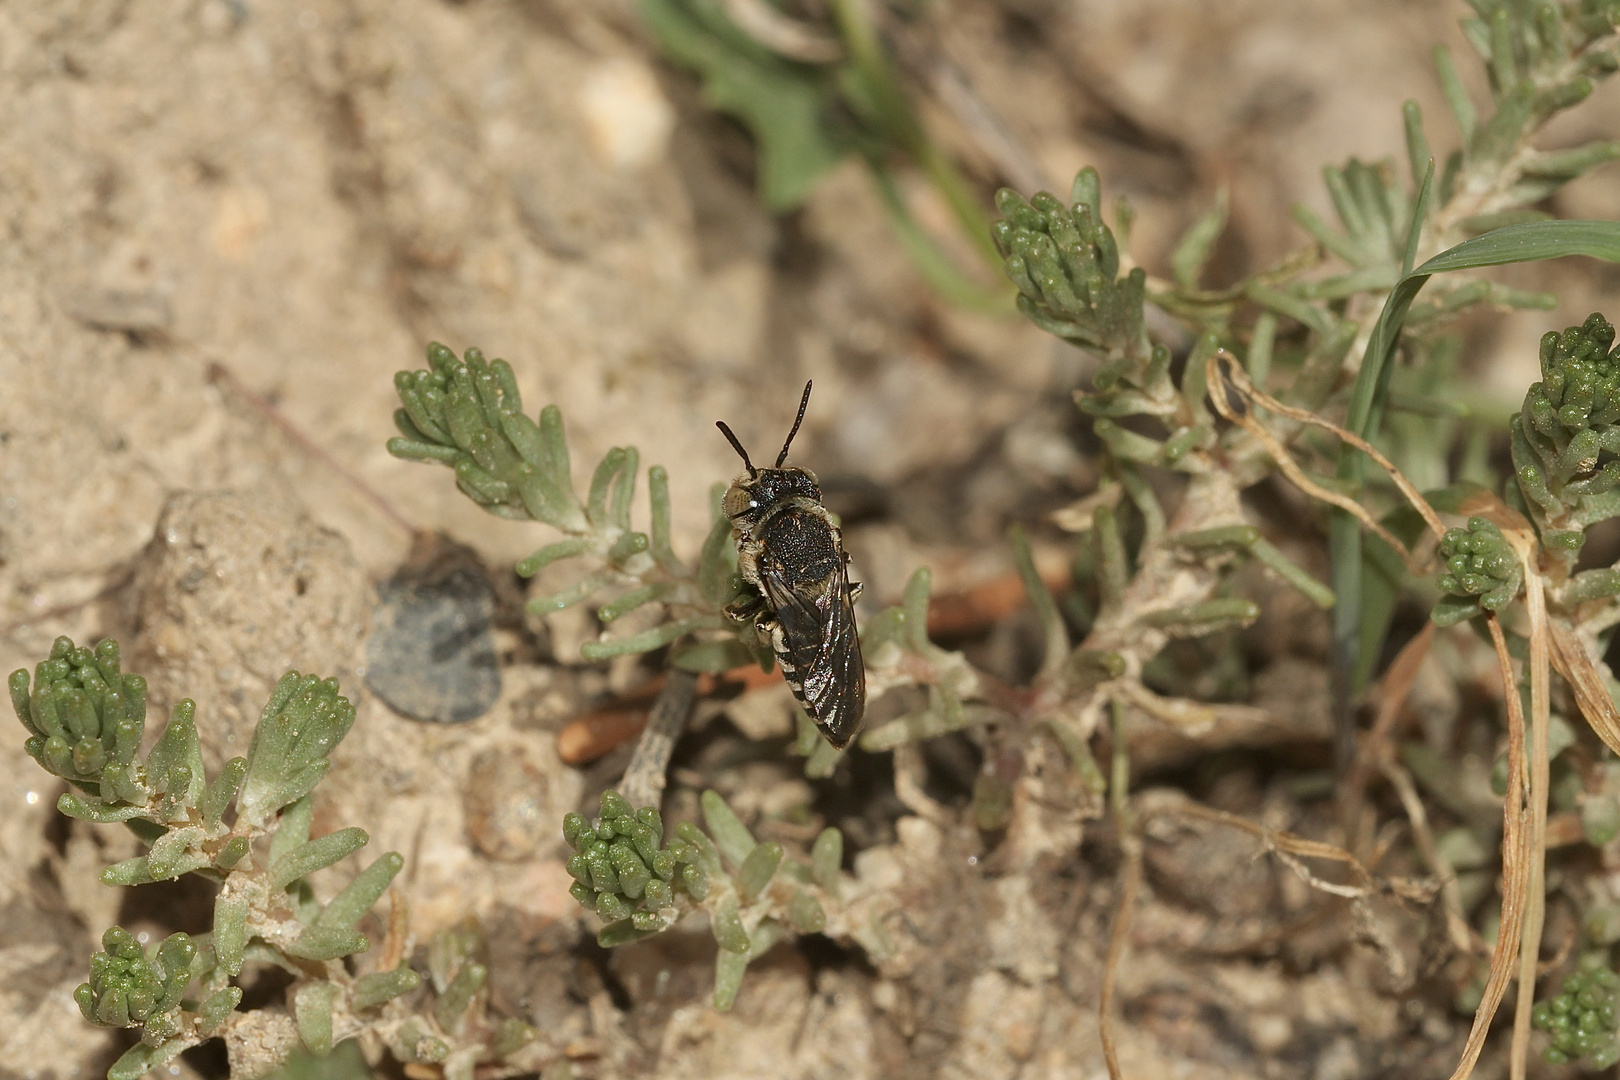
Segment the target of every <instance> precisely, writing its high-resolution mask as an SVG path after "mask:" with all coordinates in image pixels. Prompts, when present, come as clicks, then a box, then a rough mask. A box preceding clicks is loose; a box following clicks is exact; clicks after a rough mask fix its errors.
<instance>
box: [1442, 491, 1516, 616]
mask: <svg viewBox="0 0 1620 1080" xmlns="http://www.w3.org/2000/svg"><path fill="white" fill-rule="evenodd" d="M1440 558H1441V560H1442V563H1443V565H1444V570H1442V571H1441V574H1440V591H1441V592H1443V593H1445V594H1446V595H1445V597H1444V598H1442V599H1441V601H1440V602H1439V603H1438V604H1436V605H1435V608H1434V612H1433V618H1434V621H1435V622H1436V623H1439V624H1440V625H1441V626H1450V625H1452V624H1453V623H1458V622H1462V621H1463V620H1464V619H1471V618H1473V617H1474V616H1475V615H1478V614H1481V613H1482V612H1484V611H1500V610H1501V609H1502V608H1504V607H1506V606H1507V605H1508V604H1510V603H1512V602H1513V599H1514V598H1515V597H1516V596H1518V595H1519V590H1520V589H1521V588H1522V587H1523V586H1524V566H1523V564H1522V563H1520V562H1519V557H1518V555H1516V554H1515V553H1514V551H1513V547H1512V545H1510V544H1509V543H1508V542H1507V539H1506V538H1505V537H1504V536H1503V535H1502V530H1501V529H1499V528H1497V527H1496V526H1495V525H1494V524H1492V523H1491V522H1489V521H1487V520H1485V519H1484V518H1481V517H1472V518H1469V519H1468V524H1467V525H1466V526H1465V527H1461V528H1455V529H1447V530H1446V534H1445V536H1444V537H1443V538H1442V539H1441V541H1440Z"/></svg>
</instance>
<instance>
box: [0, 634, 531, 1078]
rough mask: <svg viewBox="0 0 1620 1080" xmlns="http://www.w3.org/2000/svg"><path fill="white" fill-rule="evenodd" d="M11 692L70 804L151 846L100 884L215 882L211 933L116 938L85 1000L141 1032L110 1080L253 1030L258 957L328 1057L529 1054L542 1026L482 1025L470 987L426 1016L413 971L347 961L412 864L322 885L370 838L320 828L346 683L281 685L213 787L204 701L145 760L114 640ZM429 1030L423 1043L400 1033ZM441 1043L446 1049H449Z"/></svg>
mask: <svg viewBox="0 0 1620 1080" xmlns="http://www.w3.org/2000/svg"><path fill="white" fill-rule="evenodd" d="M9 687H10V690H11V699H12V706H13V708H14V710H15V711H16V713H17V718H18V720H19V721H21V722H22V724H23V727H24V728H25V729H26V730H27V732H28V734H27V738H26V741H25V743H24V746H25V748H26V749H27V750H28V752H29V754H30V755H31V756H32V757H33V758H34V759H35V760H36V761H37V762H39V764H40V765H41V766H42V767H44V768H45V769H46V770H48V771H49V772H51V773H53V774H54V775H56V776H59V777H61V778H62V779H64V780H66V781H67V782H68V784H69V785H70V787H71V790H69V791H67V792H65V793H63V795H62V796H61V797H60V798H59V799H58V800H57V808H58V809H59V810H60V811H61V812H62V813H64V814H66V815H68V816H69V817H74V818H79V819H80V820H83V821H88V822H94V823H101V824H110V823H119V822H122V823H123V824H125V825H126V826H127V827H128V828H130V829H131V830H132V831H133V832H134V833H135V835H136V836H137V837H139V838H140V840H141V841H142V842H143V843H144V844H145V845H146V852H145V853H144V854H141V855H136V856H134V857H133V858H129V859H126V860H124V861H122V862H119V863H115V864H113V865H111V866H109V867H107V868H106V869H105V870H103V871H102V874H101V878H102V881H103V882H105V883H106V884H108V885H117V886H130V885H142V884H146V883H148V882H153V881H164V880H171V879H174V878H177V877H179V876H180V875H182V874H190V873H194V874H198V875H200V876H202V877H204V878H207V879H209V880H210V881H213V882H215V883H216V884H217V885H218V892H217V895H216V897H215V900H214V912H213V922H212V928H211V930H210V931H209V932H208V933H205V934H200V935H187V934H184V933H177V934H171V935H169V936H168V937H167V938H165V939H164V940H163V941H161V942H159V943H157V944H156V945H154V946H153V947H151V948H150V949H147V948H143V947H142V946H141V944H140V943H139V942H138V941H137V940H136V939H135V937H134V936H133V935H132V934H130V933H129V932H128V931H127V930H124V929H122V928H121V927H116V926H115V927H112V928H111V929H109V930H107V931H106V933H105V934H104V935H103V936H102V949H101V951H100V952H98V953H95V954H94V955H93V956H92V957H91V960H90V979H89V981H87V982H85V983H83V984H82V985H80V986H79V988H78V989H77V990H76V991H75V993H74V999H75V1001H77V1003H78V1005H79V1009H80V1011H81V1012H82V1013H83V1014H84V1017H85V1019H86V1020H88V1021H90V1022H91V1023H93V1024H97V1025H99V1026H103V1027H115V1028H135V1029H138V1030H139V1031H140V1039H141V1041H140V1042H139V1043H137V1044H136V1045H135V1046H134V1047H132V1048H131V1049H129V1050H128V1051H127V1052H126V1053H125V1054H124V1055H123V1056H122V1057H120V1058H119V1059H118V1061H117V1062H115V1063H114V1064H113V1066H112V1068H111V1069H110V1070H109V1072H108V1076H109V1077H110V1078H111V1080H133V1078H134V1077H138V1076H140V1075H142V1074H144V1073H146V1072H148V1071H149V1070H151V1069H153V1068H156V1067H158V1066H160V1065H162V1064H164V1063H165V1062H168V1061H171V1060H172V1059H173V1058H174V1057H175V1056H176V1055H178V1054H179V1053H181V1052H182V1051H184V1050H186V1049H188V1048H190V1047H192V1046H196V1045H198V1044H199V1043H201V1042H203V1041H205V1040H207V1039H210V1038H215V1037H227V1038H228V1037H230V1034H231V1032H232V1030H233V1029H234V1028H235V1026H236V1025H237V1024H239V1023H241V1022H242V1020H243V1015H242V1014H241V1013H239V1012H237V1011H236V1010H237V1007H238V1005H240V1003H241V1000H242V988H241V986H240V985H238V984H237V983H236V982H234V981H233V980H237V979H238V978H239V977H241V976H242V974H243V972H244V969H245V968H246V967H247V966H248V965H251V964H270V965H273V966H276V967H280V968H282V969H283V970H285V971H286V972H288V973H289V974H290V975H291V976H293V983H292V986H291V988H290V997H291V1000H292V1002H293V1014H294V1019H295V1021H296V1027H297V1032H298V1038H299V1042H300V1043H301V1045H302V1046H303V1047H304V1048H305V1049H307V1050H308V1051H310V1052H311V1053H314V1054H316V1055H325V1054H327V1053H329V1052H330V1051H331V1050H332V1047H333V1041H334V1037H335V1032H338V1031H343V1030H349V1031H350V1032H351V1033H352V1032H353V1031H358V1030H363V1029H365V1028H367V1027H372V1028H375V1029H376V1030H377V1031H378V1032H379V1033H380V1034H382V1035H383V1036H384V1037H385V1039H389V1038H391V1039H392V1040H393V1041H392V1042H391V1044H390V1045H393V1046H394V1047H395V1050H396V1053H397V1055H398V1056H399V1057H400V1059H401V1060H403V1061H413V1062H427V1061H429V1060H431V1061H444V1062H448V1063H451V1064H455V1065H456V1069H455V1071H454V1075H456V1076H458V1077H464V1078H470V1077H471V1075H472V1072H471V1070H472V1068H473V1066H474V1065H475V1064H477V1063H479V1062H486V1061H493V1060H497V1059H498V1058H500V1057H501V1056H502V1055H504V1054H508V1053H510V1052H512V1050H513V1049H515V1044H514V1042H513V1040H514V1039H515V1038H516V1037H517V1036H519V1035H522V1034H523V1032H524V1031H526V1030H528V1029H526V1028H514V1027H512V1025H510V1024H507V1025H505V1026H501V1025H496V1024H493V1023H490V1022H486V1021H484V1020H483V1014H482V1011H481V1007H480V1010H479V1011H478V1012H477V1021H476V1023H474V1024H472V1025H471V1026H469V1025H468V1024H467V1022H466V1021H465V1018H464V1017H463V1014H464V1013H465V1012H466V1007H467V1006H468V1004H469V1001H462V1000H461V998H462V996H464V995H460V993H459V991H458V990H457V989H456V988H457V987H461V986H464V984H465V982H466V979H465V978H463V979H462V980H461V982H456V981H455V980H451V981H450V982H449V983H446V984H445V985H444V986H437V985H436V986H435V988H434V990H435V992H434V994H433V995H432V1001H431V1007H430V1009H429V1018H428V1019H423V1018H420V1017H418V1016H417V1015H416V1014H415V1013H414V1012H413V1010H412V1009H410V1008H407V1007H406V1006H405V1004H404V1003H403V1002H401V1001H400V1000H399V999H401V998H402V997H404V996H405V995H408V994H410V993H411V992H412V991H415V990H417V988H418V987H419V986H420V985H421V983H422V978H421V976H420V975H418V973H417V972H416V971H414V970H412V969H411V968H409V967H406V966H399V967H394V968H390V969H387V970H371V971H366V970H364V968H363V966H362V969H361V971H360V972H359V973H354V972H351V970H350V968H349V967H348V963H349V961H348V958H350V957H354V956H356V955H357V954H360V953H364V952H365V951H366V950H367V949H369V948H370V945H371V941H370V939H369V938H368V937H367V935H366V934H365V933H364V932H363V931H362V930H361V929H360V928H359V926H360V923H361V921H362V920H363V919H364V918H365V917H366V915H367V914H368V913H369V912H370V911H371V909H372V907H373V906H374V905H375V904H376V902H377V901H378V900H379V899H380V898H381V897H382V895H383V893H384V892H385V891H386V890H387V888H388V886H389V884H390V883H391V882H392V881H393V880H394V878H395V876H396V875H398V873H399V871H400V869H401V868H402V867H403V866H404V859H403V858H402V857H401V856H400V855H399V854H397V853H395V852H388V853H386V854H384V855H382V856H380V857H379V858H377V859H375V860H373V861H372V862H371V863H370V864H369V865H368V866H366V867H365V868H364V869H363V870H360V871H359V872H358V873H356V874H354V876H353V877H352V878H351V879H350V880H349V882H348V884H347V885H345V886H344V887H343V888H342V889H340V890H339V891H338V892H337V893H336V894H335V895H334V896H332V898H331V899H329V900H327V901H326V902H324V903H323V902H321V901H320V900H319V899H318V897H317V895H316V892H315V889H314V886H313V885H312V884H311V882H310V876H311V875H313V874H315V873H316V872H318V871H320V870H323V869H326V868H327V867H330V866H334V865H336V864H338V863H340V862H342V861H343V860H345V859H346V858H348V856H350V855H352V854H353V853H354V852H356V851H358V850H359V849H360V848H361V847H363V846H365V844H366V843H367V841H368V837H367V835H366V833H365V831H364V830H363V829H358V828H345V829H338V830H336V831H334V832H331V833H327V834H326V835H324V836H318V837H313V836H311V835H310V832H311V825H312V824H313V821H314V812H315V803H314V798H313V792H314V790H315V788H316V786H317V785H318V784H319V783H320V782H321V780H322V779H324V778H325V777H326V774H327V772H328V770H329V769H330V768H331V759H330V756H329V755H330V754H331V753H332V751H333V750H334V749H335V748H336V747H337V746H338V744H339V743H340V742H341V741H342V740H343V738H344V736H345V735H347V734H348V732H349V729H350V728H351V727H352V725H353V724H354V718H355V710H354V706H353V705H351V704H350V703H349V701H348V699H347V698H345V697H343V696H342V695H341V694H340V693H339V687H338V683H337V680H336V679H322V678H320V677H318V676H314V675H300V674H299V673H298V672H296V671H290V672H288V673H287V674H286V675H284V676H283V677H282V678H281V680H280V681H279V682H278V683H277V684H276V687H275V690H274V691H273V692H272V693H271V696H270V700H269V701H268V702H267V703H266V704H265V707H264V710H263V712H262V713H261V715H260V718H259V722H258V725H257V726H256V727H255V729H254V733H253V739H252V742H251V744H250V745H249V748H248V753H247V755H246V756H245V757H237V758H232V759H231V760H230V761H228V762H226V763H225V765H224V766H223V767H222V768H221V769H220V771H219V774H218V775H217V776H216V777H214V778H213V780H212V782H210V780H209V778H208V776H207V774H206V772H205V770H204V767H203V760H202V747H201V743H200V741H199V739H198V735H197V726H196V722H195V717H196V707H195V705H194V704H193V703H192V702H191V701H190V700H182V701H180V702H179V703H178V704H176V705H175V706H174V708H173V709H172V710H171V712H170V716H169V721H168V724H167V725H165V727H164V730H163V732H162V734H160V735H159V736H158V738H157V740H156V742H155V743H153V745H152V749H151V750H150V751H149V752H148V753H147V755H146V757H145V758H144V759H142V758H140V757H139V753H138V751H139V748H140V745H141V742H142V738H143V735H144V727H145V721H146V682H145V680H144V679H142V678H141V677H140V676H139V675H132V674H127V673H125V672H123V671H122V670H121V666H120V660H119V649H118V645H117V643H116V642H113V641H110V640H108V641H103V642H101V643H100V644H98V645H97V646H96V647H95V648H94V649H88V648H80V647H77V646H75V645H74V644H73V642H72V641H71V640H69V639H68V638H65V637H64V638H58V639H57V640H56V643H55V644H54V645H53V646H52V649H51V654H50V656H49V657H47V658H46V659H45V660H43V661H41V662H40V663H39V664H38V665H37V667H36V668H35V670H34V674H33V677H32V678H31V679H30V677H29V673H28V672H27V671H26V670H22V671H16V672H13V673H12V675H11V677H10V679H9ZM261 839H262V840H263V841H264V842H263V843H262V844H259V845H257V847H256V844H255V842H256V841H260V840H261ZM434 970H435V971H436V970H437V969H434ZM480 979H481V977H480ZM475 989H476V988H475ZM458 1003H459V1004H458ZM439 1014H445V1016H447V1017H449V1016H451V1014H453V1018H454V1019H455V1023H450V1021H449V1020H448V1019H447V1020H445V1024H446V1025H447V1026H448V1028H449V1030H448V1031H447V1030H446V1027H444V1026H435V1021H434V1020H433V1019H432V1018H433V1017H435V1016H438V1015H439ZM413 1025H414V1026H413ZM424 1025H425V1026H424ZM418 1027H420V1028H422V1029H423V1030H424V1031H425V1032H426V1033H427V1034H426V1035H424V1036H423V1038H420V1039H413V1038H408V1037H404V1036H400V1032H401V1031H402V1030H404V1029H406V1028H410V1030H412V1031H414V1030H416V1028H418ZM429 1036H431V1038H429ZM528 1038H530V1039H532V1038H533V1032H532V1031H529V1032H528ZM435 1040H436V1041H435ZM525 1041H526V1040H525ZM440 1046H442V1047H443V1050H444V1052H443V1054H439V1055H438V1056H434V1055H435V1054H437V1049H436V1048H438V1047H440ZM499 1047H505V1049H499ZM292 1049H293V1046H291V1045H287V1046H277V1047H269V1048H267V1050H268V1051H270V1052H272V1053H281V1054H286V1053H290V1052H291V1050H292ZM424 1054H426V1055H428V1056H426V1057H424V1056H422V1055H424ZM457 1063H459V1064H457ZM450 1074H451V1070H450V1069H449V1068H447V1075H450Z"/></svg>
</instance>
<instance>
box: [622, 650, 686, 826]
mask: <svg viewBox="0 0 1620 1080" xmlns="http://www.w3.org/2000/svg"><path fill="white" fill-rule="evenodd" d="M696 696H697V676H696V675H695V674H693V673H692V672H690V671H682V670H681V669H680V668H677V667H672V668H670V670H669V677H668V678H666V679H665V680H664V686H663V689H661V690H659V691H658V700H657V701H655V702H653V708H652V715H651V716H649V717H648V718H647V726H646V728H645V729H644V730H643V731H642V733H641V740H640V741H639V742H637V743H636V751H635V753H634V754H632V755H631V757H630V764H629V766H628V767H627V768H626V769H625V770H624V780H623V781H622V782H621V783H620V785H619V791H620V792H621V793H622V794H623V795H624V797H625V798H626V799H628V800H629V802H630V805H631V806H638V807H639V806H654V807H656V806H659V805H661V804H662V803H663V800H664V784H665V782H666V780H667V779H668V773H669V759H670V756H671V755H672V754H674V753H675V740H677V739H679V738H680V737H681V731H682V729H684V728H685V727H686V719H687V717H688V716H689V715H691V712H692V699H693V698H694V697H696Z"/></svg>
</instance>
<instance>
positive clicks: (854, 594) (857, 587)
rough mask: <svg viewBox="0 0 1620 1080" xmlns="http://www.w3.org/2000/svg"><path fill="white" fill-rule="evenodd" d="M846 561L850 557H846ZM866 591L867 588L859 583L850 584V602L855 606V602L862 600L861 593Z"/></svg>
mask: <svg viewBox="0 0 1620 1080" xmlns="http://www.w3.org/2000/svg"><path fill="white" fill-rule="evenodd" d="M845 559H846V560H847V559H848V556H845ZM864 589H865V586H864V585H862V584H861V583H860V582H859V581H852V582H850V583H849V602H850V603H852V604H853V603H854V602H855V601H857V600H859V599H860V598H861V592H862V591H863V590H864Z"/></svg>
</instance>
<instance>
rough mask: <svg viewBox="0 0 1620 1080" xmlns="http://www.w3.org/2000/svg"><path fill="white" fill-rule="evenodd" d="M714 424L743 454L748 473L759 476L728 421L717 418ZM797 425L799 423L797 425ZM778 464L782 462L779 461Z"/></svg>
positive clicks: (732, 445) (735, 448)
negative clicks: (728, 425)
mask: <svg viewBox="0 0 1620 1080" xmlns="http://www.w3.org/2000/svg"><path fill="white" fill-rule="evenodd" d="M714 426H715V427H717V428H719V429H720V432H721V434H723V435H724V436H725V437H726V441H727V442H729V443H731V448H732V449H733V450H735V451H737V453H738V454H740V455H741V456H742V459H743V464H744V465H745V466H747V468H748V475H749V476H758V475H759V470H758V469H756V468H754V463H753V462H752V461H749V460H748V451H746V450H744V449H743V444H742V443H740V442H738V441H737V436H735V435H733V434H732V433H731V429H730V428H728V427H726V422H725V421H724V420H716V421H715V422H714ZM795 426H797V425H795ZM782 452H783V453H784V454H785V453H787V451H786V450H784V451H782ZM778 464H780V463H778Z"/></svg>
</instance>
